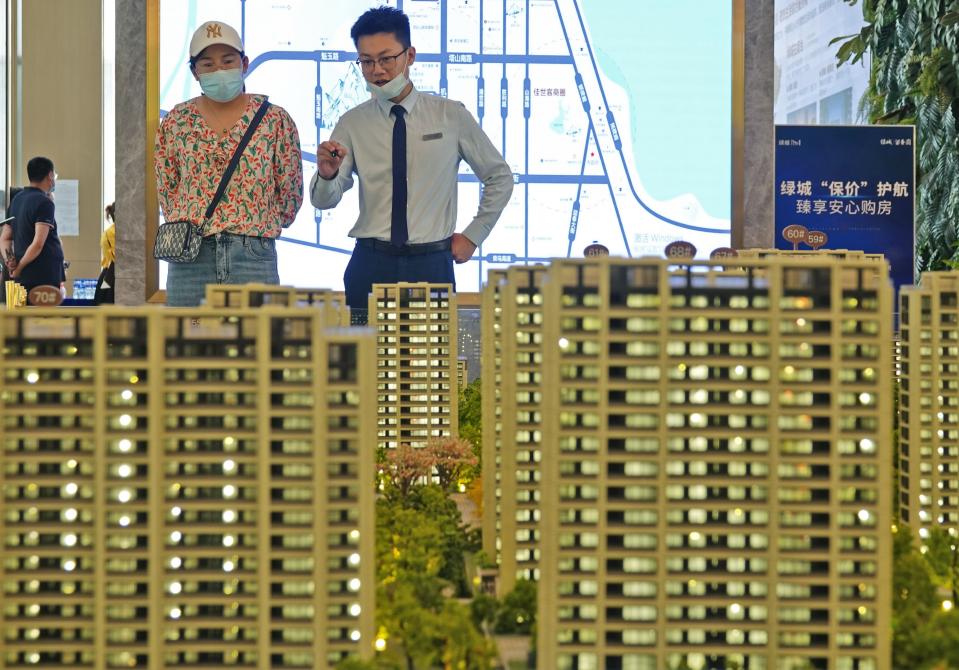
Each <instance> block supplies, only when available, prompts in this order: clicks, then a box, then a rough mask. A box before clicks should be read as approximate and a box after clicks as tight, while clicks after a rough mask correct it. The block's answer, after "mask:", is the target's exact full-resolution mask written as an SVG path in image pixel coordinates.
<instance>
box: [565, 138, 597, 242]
mask: <svg viewBox="0 0 959 670" xmlns="http://www.w3.org/2000/svg"><path fill="white" fill-rule="evenodd" d="M589 138H590V131H587V133H586V143H585V146H583V162H582V163H581V164H580V166H579V188H577V189H576V200H574V201H573V208H572V211H570V213H569V234H568V237H569V246H568V247H566V258H572V257H573V242H574V241H575V240H576V233H577V232H579V199H580V196H582V194H583V183H584V179H585V178H586V157H587V156H588V155H589ZM598 144H599V143H598V142H597V145H598Z"/></svg>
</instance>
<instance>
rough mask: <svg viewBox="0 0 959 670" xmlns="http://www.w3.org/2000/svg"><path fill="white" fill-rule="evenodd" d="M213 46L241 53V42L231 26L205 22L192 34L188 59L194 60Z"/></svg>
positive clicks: (217, 22)
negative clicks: (223, 45) (232, 49)
mask: <svg viewBox="0 0 959 670" xmlns="http://www.w3.org/2000/svg"><path fill="white" fill-rule="evenodd" d="M213 44H225V45H227V46H228V47H233V48H234V49H236V50H237V51H239V52H240V53H243V41H242V40H240V34H239V33H238V32H236V29H235V28H233V26H230V25H227V24H226V23H223V22H222V21H207V22H206V23H204V24H203V25H201V26H200V27H199V28H197V29H196V32H195V33H193V39H191V40H190V58H196V57H197V56H199V55H200V53H201V52H202V51H203V50H204V49H206V48H207V47H208V46H211V45H213Z"/></svg>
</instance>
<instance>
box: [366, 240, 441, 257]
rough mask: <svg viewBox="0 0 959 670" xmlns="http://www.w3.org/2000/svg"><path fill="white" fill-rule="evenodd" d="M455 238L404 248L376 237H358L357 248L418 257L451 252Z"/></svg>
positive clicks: (408, 245)
mask: <svg viewBox="0 0 959 670" xmlns="http://www.w3.org/2000/svg"><path fill="white" fill-rule="evenodd" d="M452 239H453V238H451V237H447V238H446V239H445V240H439V241H438V242H424V243H423V244H404V245H403V246H402V247H397V246H394V245H393V244H391V243H389V242H386V241H384V240H378V239H376V238H375V237H358V238H357V239H356V246H358V247H367V248H369V249H373V250H375V251H379V252H380V253H384V254H389V255H390V256H418V255H420V254H435V253H437V252H440V251H449V250H450V243H451V240H452Z"/></svg>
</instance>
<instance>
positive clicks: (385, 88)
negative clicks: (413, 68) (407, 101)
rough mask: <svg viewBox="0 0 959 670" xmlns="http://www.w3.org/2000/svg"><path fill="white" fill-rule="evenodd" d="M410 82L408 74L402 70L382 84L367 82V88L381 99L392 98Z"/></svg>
mask: <svg viewBox="0 0 959 670" xmlns="http://www.w3.org/2000/svg"><path fill="white" fill-rule="evenodd" d="M408 83H410V80H409V79H407V78H406V74H405V73H403V72H400V73H399V74H398V75H396V76H395V77H393V78H392V79H391V80H389V81H388V82H386V83H385V84H383V85H382V86H377V85H376V84H373V83H371V82H366V88H367V89H368V90H369V92H370V93H372V94H373V95H375V96H376V97H377V98H379V99H380V100H392V99H393V98H395V97H396V96H398V95H399V94H400V93H402V92H403V89H405V88H406V85H407V84H408Z"/></svg>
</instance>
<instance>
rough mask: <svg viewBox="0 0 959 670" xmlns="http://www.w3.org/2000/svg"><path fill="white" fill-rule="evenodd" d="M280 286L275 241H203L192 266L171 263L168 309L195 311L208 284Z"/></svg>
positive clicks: (226, 236) (223, 237)
mask: <svg viewBox="0 0 959 670" xmlns="http://www.w3.org/2000/svg"><path fill="white" fill-rule="evenodd" d="M250 282H255V283H258V284H279V283H280V275H279V273H278V272H277V269H276V240H274V239H272V238H269V237H249V236H247V235H234V234H233V233H215V234H213V235H209V236H207V237H204V238H203V243H202V244H201V245H200V253H199V254H197V257H196V258H195V259H194V260H193V262H192V263H170V266H169V270H168V272H167V280H166V303H167V305H169V306H170V307H195V306H197V305H199V304H200V303H201V302H202V301H203V298H204V296H205V295H206V285H207V284H248V283H250Z"/></svg>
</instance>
